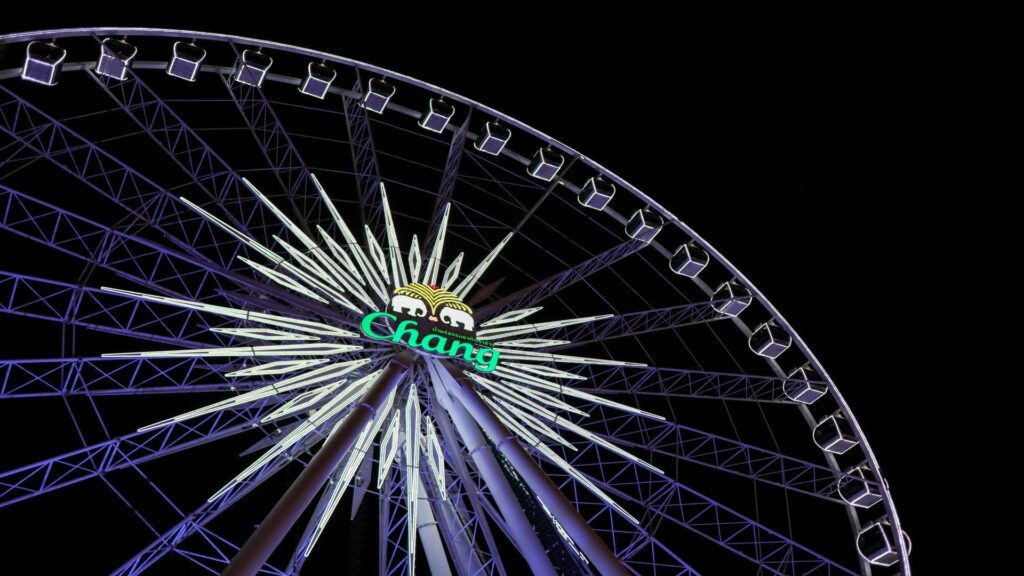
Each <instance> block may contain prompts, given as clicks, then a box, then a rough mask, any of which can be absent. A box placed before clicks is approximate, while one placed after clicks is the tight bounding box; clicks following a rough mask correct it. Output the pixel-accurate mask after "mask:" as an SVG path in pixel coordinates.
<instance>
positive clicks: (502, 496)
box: [431, 364, 556, 576]
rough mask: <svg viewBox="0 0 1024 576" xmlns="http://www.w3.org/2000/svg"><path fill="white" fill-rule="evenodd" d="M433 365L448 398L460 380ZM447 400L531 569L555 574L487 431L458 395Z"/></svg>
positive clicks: (454, 422)
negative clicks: (500, 464) (479, 425)
mask: <svg viewBox="0 0 1024 576" xmlns="http://www.w3.org/2000/svg"><path fill="white" fill-rule="evenodd" d="M431 368H432V369H431V372H432V375H434V376H435V377H437V378H439V379H440V380H442V382H439V383H435V389H437V388H438V386H436V384H445V386H444V388H443V389H440V390H438V395H439V396H441V394H444V397H445V398H446V397H447V395H448V393H447V392H446V390H448V389H451V388H458V387H459V386H460V383H459V382H457V381H455V379H454V378H452V375H451V374H449V373H448V372H447V371H446V370H445V369H444V367H442V366H440V365H439V364H438V365H436V368H437V370H436V372H435V371H434V370H433V368H435V366H431ZM444 404H445V405H444V406H443V407H444V408H445V409H447V411H448V414H450V415H451V417H452V423H453V424H455V429H456V430H457V431H458V433H459V436H461V437H462V442H463V443H464V444H465V445H466V450H468V451H469V454H470V457H471V458H472V459H473V462H474V463H475V464H476V469H477V471H479V472H480V476H481V477H482V478H483V479H484V482H485V483H486V484H487V488H488V489H490V491H491V495H493V496H494V501H495V503H496V504H497V505H498V510H499V511H500V512H501V516H502V518H504V519H505V524H507V525H508V529H509V531H510V532H511V533H512V537H513V538H514V539H515V545H516V546H518V547H519V551H520V552H522V554H523V558H525V559H526V563H527V564H528V565H529V566H530V571H531V572H533V573H534V574H541V575H544V576H555V574H556V572H555V568H554V566H553V565H552V564H551V559H550V558H548V555H547V552H546V551H545V550H544V545H543V544H541V543H540V538H538V537H537V533H536V532H535V531H534V530H533V525H532V524H531V523H530V520H529V519H528V518H527V517H526V513H525V512H523V508H522V506H521V505H520V504H519V501H518V500H517V499H516V495H515V494H514V493H513V492H512V487H511V486H509V484H508V479H507V478H505V474H504V473H503V472H502V471H501V468H499V467H498V461H497V460H495V458H494V454H492V453H491V448H490V446H488V444H487V441H486V440H485V439H484V435H483V433H482V432H480V428H479V427H478V426H477V424H476V422H474V421H473V418H472V417H471V416H470V415H469V413H468V412H466V409H465V408H463V406H462V404H461V403H460V402H458V401H457V400H454V399H447V401H446V402H444ZM467 489H468V487H467Z"/></svg>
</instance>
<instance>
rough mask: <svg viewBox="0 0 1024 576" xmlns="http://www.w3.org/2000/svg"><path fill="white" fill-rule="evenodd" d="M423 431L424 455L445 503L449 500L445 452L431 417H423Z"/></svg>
mask: <svg viewBox="0 0 1024 576" xmlns="http://www.w3.org/2000/svg"><path fill="white" fill-rule="evenodd" d="M423 429H424V430H425V434H423V436H421V439H422V440H423V443H422V448H423V454H424V455H425V456H426V457H427V465H428V466H429V467H430V471H431V472H433V473H434V484H435V485H436V486H437V492H438V494H440V495H441V500H442V501H444V500H447V499H448V489H447V483H446V482H445V477H444V468H445V463H444V451H442V450H441V442H440V441H439V440H438V439H437V430H436V429H435V428H434V421H433V420H432V419H431V418H430V416H424V417H423Z"/></svg>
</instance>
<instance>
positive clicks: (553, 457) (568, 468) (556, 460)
mask: <svg viewBox="0 0 1024 576" xmlns="http://www.w3.org/2000/svg"><path fill="white" fill-rule="evenodd" d="M536 448H537V451H538V452H540V453H541V455H543V456H544V457H545V458H547V459H548V461H550V462H551V463H552V464H554V465H555V466H558V467H559V468H561V469H562V470H564V471H565V472H566V473H567V474H569V475H570V476H572V477H573V478H574V479H575V480H576V481H577V482H579V483H580V484H582V485H583V487H584V488H586V489H587V490H588V491H589V492H590V493H591V494H593V495H594V496H597V497H598V498H600V499H601V500H602V501H604V503H605V504H608V505H609V506H611V507H612V508H613V509H615V511H616V512H618V513H619V514H621V515H622V516H623V517H624V518H626V519H628V520H629V521H630V522H632V523H633V524H636V525H637V526H639V525H640V521H639V520H637V519H636V517H635V516H633V515H632V514H630V513H629V512H627V511H626V509H625V508H623V507H622V506H620V505H619V503H618V502H616V501H615V500H613V499H612V498H611V496H608V494H606V493H605V492H604V491H603V490H601V489H600V488H598V487H597V486H596V485H595V484H594V483H593V482H591V481H590V480H589V479H588V478H587V477H586V476H584V475H583V474H581V473H580V472H579V470H576V468H574V467H573V466H572V465H571V464H569V463H568V462H566V461H565V460H562V458H561V457H559V456H558V454H555V452H554V450H552V449H551V448H548V447H547V446H546V445H544V444H538V445H537V446H536Z"/></svg>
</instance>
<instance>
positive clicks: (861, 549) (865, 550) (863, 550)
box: [857, 520, 900, 566]
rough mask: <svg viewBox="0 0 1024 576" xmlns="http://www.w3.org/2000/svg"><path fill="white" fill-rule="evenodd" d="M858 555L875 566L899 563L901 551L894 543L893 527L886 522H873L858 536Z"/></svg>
mask: <svg viewBox="0 0 1024 576" xmlns="http://www.w3.org/2000/svg"><path fill="white" fill-rule="evenodd" d="M857 553H858V554H860V555H861V557H862V558H864V559H865V560H867V561H868V562H869V563H871V564H874V565H875V566H892V565H893V564H895V563H897V562H899V560H900V551H899V548H898V547H897V546H896V545H895V543H894V542H893V534H892V525H891V524H889V522H888V521H886V520H879V521H876V522H872V523H871V524H868V525H867V526H865V527H864V529H863V530H861V531H860V534H859V535H858V536H857Z"/></svg>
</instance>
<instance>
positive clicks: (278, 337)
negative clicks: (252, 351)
mask: <svg viewBox="0 0 1024 576" xmlns="http://www.w3.org/2000/svg"><path fill="white" fill-rule="evenodd" d="M210 332H216V333H218V334H231V335H232V336H239V337H242V338H253V339H255V340H273V341H281V342H287V341H290V340H306V341H315V340H319V338H317V337H316V336H308V335H306V334H293V333H291V332H285V331H283V330H271V329H270V328H210Z"/></svg>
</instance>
